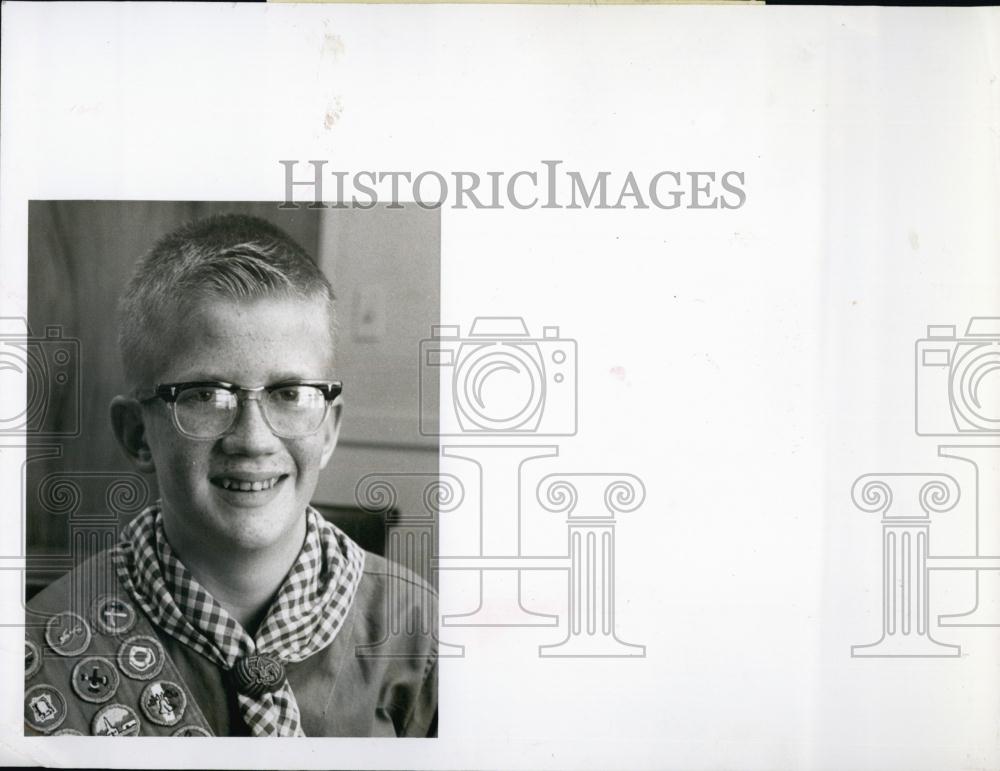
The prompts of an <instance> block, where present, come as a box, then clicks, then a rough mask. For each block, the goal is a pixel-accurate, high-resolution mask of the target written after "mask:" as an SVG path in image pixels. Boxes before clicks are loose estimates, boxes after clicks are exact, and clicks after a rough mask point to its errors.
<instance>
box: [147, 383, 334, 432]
mask: <svg viewBox="0 0 1000 771" xmlns="http://www.w3.org/2000/svg"><path fill="white" fill-rule="evenodd" d="M289 386H311V387H313V388H316V389H318V390H319V391H320V392H321V393H322V394H323V398H324V405H325V409H324V411H323V418H322V419H321V420H320V421H319V423H318V424H317V426H316V428H314V429H313V430H312V431H308V432H306V433H304V434H284V433H280V432H279V431H277V430H276V429H275V428H274V426H272V425H271V421H270V419H269V418H268V416H267V410H266V409H264V408H263V402H262V396H263V395H264V394H267V395H270V394H271V393H273V392H274V391H278V390H280V389H282V388H288V387H289ZM190 388H221V389H222V390H223V391H228V392H229V393H231V394H233V396H235V397H236V412H235V413H234V414H233V420H232V423H230V424H229V425H228V426H227V427H226V429H225V430H223V431H222V432H220V433H218V434H215V435H213V436H199V435H198V434H192V433H189V432H187V431H185V430H184V429H183V428H181V424H180V422H179V421H178V419H177V412H176V410H175V406H176V404H177V399H178V398H179V397H180V395H181V393H182V392H183V391H186V390H188V389H190ZM343 391H344V384H343V382H342V381H340V380H282V381H281V382H279V383H273V384H271V385H266V386H256V387H255V388H247V387H245V386H240V385H236V384H235V383H227V382H225V381H223V380H192V381H186V382H182V383H158V384H157V385H156V386H155V387H154V388H153V389H152V393H150V392H149V391H146V392H145V394H146V395H143V392H141V391H137V392H136V394H135V398H136V399H138V400H139V402H141V403H146V402H151V401H153V400H154V399H162V400H163V401H165V402H166V403H167V405H168V406H169V408H170V417H171V422H172V423H173V424H174V428H175V429H177V431H178V433H180V434H182V435H184V436H187V437H190V438H192V439H206V440H208V439H219V438H220V437H223V436H225V435H226V434H228V433H229V432H230V431H231V430H232V428H233V426H234V425H236V422H237V421H238V420H239V416H240V411H241V410H242V409H243V402H245V401H248V400H249V401H260V402H261V411H260V414H261V416H262V417H263V418H264V422H265V423H266V424H267V427H268V428H269V429H270V430H271V433H273V434H274V435H275V436H278V437H281V438H283V439H299V438H301V437H304V436H309V435H311V434H314V433H316V432H317V431H319V429H320V427H321V426H322V425H323V423H324V422H325V421H326V418H327V416H328V415H329V414H330V404H331V402H333V401H334V400H336V399H337V398H338V397H339V396H340V395H341V394H342V393H343Z"/></svg>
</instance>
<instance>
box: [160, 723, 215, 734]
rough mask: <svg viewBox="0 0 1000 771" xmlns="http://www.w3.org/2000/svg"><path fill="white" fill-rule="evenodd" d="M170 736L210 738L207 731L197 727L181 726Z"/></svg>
mask: <svg viewBox="0 0 1000 771" xmlns="http://www.w3.org/2000/svg"><path fill="white" fill-rule="evenodd" d="M170 735H171V736H211V735H212V734H210V733H209V732H208V731H206V730H205V729H204V728H202V727H201V726H197V725H182V726H181V727H180V728H178V729H177V730H176V731H174V732H173V733H172V734H170Z"/></svg>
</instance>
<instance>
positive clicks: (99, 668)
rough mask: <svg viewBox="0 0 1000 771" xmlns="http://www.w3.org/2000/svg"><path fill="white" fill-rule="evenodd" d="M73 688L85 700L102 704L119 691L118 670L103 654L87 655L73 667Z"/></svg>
mask: <svg viewBox="0 0 1000 771" xmlns="http://www.w3.org/2000/svg"><path fill="white" fill-rule="evenodd" d="M71 682H72V685H73V690H74V691H76V695H77V696H79V697H80V698H81V699H83V700H84V701H89V702H92V703H94V704H101V703H103V702H105V701H108V699H110V698H111V697H112V696H114V695H115V693H116V692H117V691H118V684H119V682H120V679H119V677H118V670H117V669H115V665H114V664H112V663H111V661H110V660H109V659H106V658H104V657H103V656H87V658H85V659H83V660H82V661H80V662H79V663H78V664H77V665H76V666H75V667H73V679H72V681H71Z"/></svg>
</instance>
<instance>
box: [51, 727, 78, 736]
mask: <svg viewBox="0 0 1000 771" xmlns="http://www.w3.org/2000/svg"><path fill="white" fill-rule="evenodd" d="M52 735H53V736H83V734H82V733H80V732H79V731H77V730H76V729H75V728H63V729H61V730H59V731H56V732H55V733H54V734H52Z"/></svg>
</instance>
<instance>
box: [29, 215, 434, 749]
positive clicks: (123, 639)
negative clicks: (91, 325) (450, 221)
mask: <svg viewBox="0 0 1000 771" xmlns="http://www.w3.org/2000/svg"><path fill="white" fill-rule="evenodd" d="M334 310H335V306H334V296H333V292H332V290H331V288H330V285H329V283H328V282H327V280H326V278H325V277H324V276H323V274H322V273H321V272H320V270H319V269H318V268H317V267H316V265H315V264H314V263H313V261H312V260H311V259H310V258H309V256H308V254H306V252H305V251H304V250H302V248H301V247H300V246H299V245H298V244H296V243H295V242H294V241H292V239H290V238H289V237H288V236H287V235H286V234H285V233H284V232H282V231H281V230H279V229H278V228H276V227H274V226H273V225H271V224H270V223H267V222H265V221H263V220H260V219H256V218H251V217H245V216H240V215H227V216H223V217H217V218H213V219H209V220H204V221H200V222H196V223H193V224H191V225H188V226H185V227H183V228H180V229H179V230H177V231H175V232H173V233H171V234H169V235H168V236H166V237H165V238H163V239H161V240H160V241H159V242H158V243H157V244H156V246H154V248H153V249H152V250H151V251H150V252H149V253H148V254H147V255H146V256H145V257H144V258H143V259H142V260H140V262H139V264H138V266H137V269H136V272H135V274H134V276H133V278H132V280H131V281H130V283H129V285H128V287H127V289H126V292H125V295H124V297H123V299H122V303H121V321H120V323H121V327H120V337H119V344H120V348H121V351H122V357H123V362H124V365H125V374H126V379H127V385H128V389H127V393H125V394H123V395H120V396H117V397H115V399H114V400H113V402H112V404H111V423H112V427H113V430H114V433H115V436H116V437H117V439H118V442H119V444H120V445H121V447H122V449H123V450H124V452H125V454H126V455H127V456H128V457H129V459H130V460H131V461H132V463H133V464H134V465H135V466H136V467H137V468H138V469H140V470H141V471H144V472H148V473H152V474H155V476H156V480H157V483H158V487H159V491H160V496H161V497H160V500H159V501H158V502H157V503H156V504H155V505H154V506H152V507H150V508H149V509H147V510H146V511H144V512H142V513H141V514H139V515H138V516H136V518H135V519H134V520H133V521H132V522H131V523H129V525H128V527H127V528H126V529H125V531H124V533H123V535H122V539H121V541H120V542H119V543H118V544H117V545H116V546H115V547H114V548H113V549H110V550H108V551H107V552H105V553H103V554H101V555H98V556H97V557H95V558H94V559H92V560H91V561H90V562H89V563H85V564H84V565H83V566H81V567H80V568H77V569H76V570H75V571H74V572H73V573H71V574H70V575H68V576H66V577H64V578H63V579H61V580H60V581H58V582H56V583H55V584H53V585H52V586H50V587H49V588H48V589H46V590H45V591H44V592H42V593H41V594H40V595H39V596H38V597H36V598H34V599H33V600H32V602H31V603H30V604H29V619H28V620H29V629H28V635H27V640H26V651H25V655H26V693H25V724H26V732H27V733H45V734H51V733H56V732H64V731H68V732H80V733H93V734H97V735H135V734H137V733H141V734H144V735H146V734H155V735H181V736H192V735H211V734H215V735H254V736H303V735H305V736H374V735H385V736H430V735H434V734H435V732H436V710H437V701H436V693H437V688H436V678H437V668H436V645H435V642H434V635H433V626H434V621H435V619H436V615H435V614H436V608H435V597H434V593H433V591H432V590H431V589H430V588H429V587H428V586H427V585H426V584H425V583H424V582H423V581H421V580H420V579H419V578H418V577H417V576H415V575H414V574H412V573H410V572H409V571H407V570H405V569H404V568H402V567H400V566H397V565H394V564H392V565H391V564H390V563H387V562H386V561H385V560H384V559H382V558H380V557H377V556H375V555H372V554H369V553H366V552H364V551H363V550H362V549H361V548H360V547H358V546H357V545H356V544H355V543H353V541H351V540H350V539H349V538H348V537H347V536H346V535H345V534H344V533H342V532H341V531H340V530H338V529H337V528H336V527H334V526H333V525H332V524H330V523H329V522H326V521H325V520H324V519H323V518H322V516H320V515H319V514H318V513H317V512H316V511H315V510H314V509H313V508H311V507H310V505H309V504H310V500H311V498H312V495H313V492H314V491H315V488H316V484H317V481H318V477H319V473H320V471H321V470H322V469H323V468H324V467H325V466H326V465H327V464H328V462H329V461H330V458H331V456H332V455H333V451H334V448H335V446H336V443H337V435H338V430H339V426H340V418H341V411H342V401H341V391H342V384H341V383H340V382H339V381H338V380H337V379H336V372H335V368H334V331H333V330H334V321H335V318H334Z"/></svg>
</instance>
